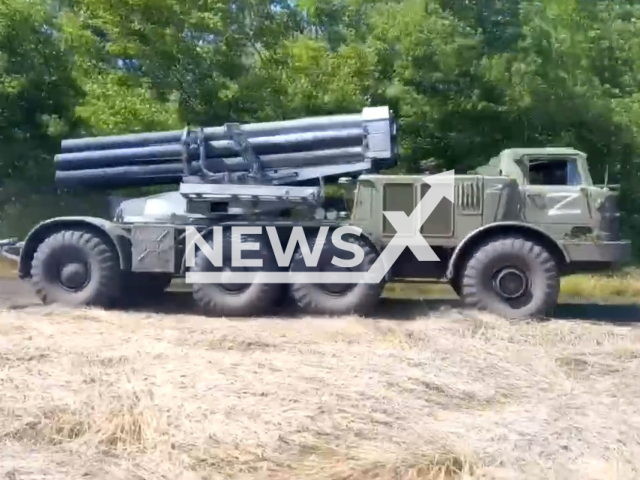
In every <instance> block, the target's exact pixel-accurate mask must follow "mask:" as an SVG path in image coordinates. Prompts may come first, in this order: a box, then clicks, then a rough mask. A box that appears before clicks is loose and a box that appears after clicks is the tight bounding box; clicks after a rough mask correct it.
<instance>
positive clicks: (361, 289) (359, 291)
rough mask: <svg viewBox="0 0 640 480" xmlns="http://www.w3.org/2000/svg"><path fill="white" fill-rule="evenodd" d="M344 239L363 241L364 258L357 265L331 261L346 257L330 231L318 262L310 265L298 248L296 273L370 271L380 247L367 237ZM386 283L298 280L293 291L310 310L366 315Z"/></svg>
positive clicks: (293, 266)
mask: <svg viewBox="0 0 640 480" xmlns="http://www.w3.org/2000/svg"><path fill="white" fill-rule="evenodd" d="M343 240H344V241H346V242H349V243H354V244H357V245H359V246H360V247H361V248H362V249H363V251H364V259H363V260H362V262H360V264H359V265H356V266H355V267H353V268H346V267H339V266H336V265H333V264H332V263H331V261H332V259H333V258H334V256H335V257H338V258H342V257H343V256H344V253H345V252H344V250H341V249H338V248H337V247H336V246H335V245H334V244H333V242H332V241H331V236H330V234H329V235H327V238H326V239H325V242H324V245H323V247H322V251H321V254H320V258H319V260H318V263H317V266H315V267H313V266H307V265H306V262H305V259H304V256H303V255H302V251H301V250H300V248H298V249H297V250H296V252H295V254H294V257H293V259H292V260H291V267H290V271H291V272H293V273H314V272H318V273H320V272H324V273H336V274H339V273H341V272H349V271H352V272H367V271H369V269H370V268H371V266H372V265H373V264H374V263H375V261H376V259H377V258H378V252H377V250H376V249H375V248H374V247H373V246H372V245H371V244H370V243H369V242H367V241H366V240H365V239H363V238H361V237H359V236H355V235H345V236H343ZM316 242H317V238H314V239H311V240H310V241H309V250H310V251H313V250H314V249H315V244H316ZM383 288H384V283H315V284H314V283H294V284H292V285H291V295H292V297H293V299H294V300H295V302H296V304H297V305H298V307H299V308H300V309H301V310H302V311H304V312H306V313H312V314H320V315H349V314H358V315H366V314H367V313H369V312H370V311H371V310H372V309H373V308H375V306H376V305H377V303H378V300H379V298H380V295H381V294H382V289H383Z"/></svg>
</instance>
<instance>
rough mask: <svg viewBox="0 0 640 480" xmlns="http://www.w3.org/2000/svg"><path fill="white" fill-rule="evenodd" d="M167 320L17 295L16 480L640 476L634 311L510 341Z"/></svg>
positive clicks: (515, 326) (475, 322) (0, 448)
mask: <svg viewBox="0 0 640 480" xmlns="http://www.w3.org/2000/svg"><path fill="white" fill-rule="evenodd" d="M150 303H151V304H150V305H139V306H136V307H135V308H134V309H133V311H129V312H123V311H101V310H89V309H86V310H69V309H62V308H54V307H42V306H40V305H38V303H37V302H36V301H35V299H34V298H33V296H32V295H31V293H30V291H29V289H28V287H27V286H26V285H24V284H21V283H18V282H15V281H10V280H7V281H2V283H0V392H1V394H0V411H1V414H0V442H1V444H0V476H4V477H3V478H7V479H13V480H26V479H43V478H47V479H74V478H96V479H222V478H270V479H271V478H274V479H279V478H291V479H294V478H314V479H316V478H318V479H320V478H326V479H344V480H347V479H350V480H361V479H362V480H363V479H374V478H375V479H381V480H383V479H389V480H390V479H407V480H409V479H419V478H424V479H427V478H429V479H431V478H433V479H435V478H484V479H489V478H495V479H498V478H500V479H503V478H504V479H506V478H514V479H522V478H526V479H537V478H541V479H542V478H554V479H576V478H580V479H632V478H638V477H639V475H640V472H639V470H640V402H639V401H638V398H640V368H639V367H640V329H637V328H636V326H635V325H634V322H635V321H636V320H640V315H639V314H638V313H639V312H638V310H637V307H635V306H633V305H627V306H624V305H621V306H615V307H614V306H598V305H588V304H575V305H563V306H562V308H560V309H559V313H558V318H557V319H555V320H553V321H550V322H544V323H529V322H523V323H509V322H506V321H504V320H501V319H498V318H495V317H492V316H488V315H483V314H479V313H477V312H471V311H467V310H464V309H461V308H460V307H459V305H456V304H455V303H451V302H434V301H432V302H416V301H413V302H409V301H404V302H403V301H391V300H389V301H386V302H384V303H383V304H382V305H381V307H380V309H379V311H378V312H377V314H376V316H375V318H370V319H362V318H355V317H354V318H305V317H299V316H286V315H284V316H282V317H281V318H263V319H244V320H228V319H208V318H203V317H201V316H199V315H197V314H196V312H194V311H193V310H192V308H191V307H190V305H191V302H190V298H189V294H188V293H169V294H167V295H166V298H163V299H154V300H153V301H151V302H150ZM0 478H1V477H0Z"/></svg>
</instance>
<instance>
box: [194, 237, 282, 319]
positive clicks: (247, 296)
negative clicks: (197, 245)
mask: <svg viewBox="0 0 640 480" xmlns="http://www.w3.org/2000/svg"><path fill="white" fill-rule="evenodd" d="M234 241H235V242H240V241H242V242H252V243H253V242H255V243H258V244H259V246H260V248H259V249H258V250H246V251H243V252H242V258H243V259H258V258H259V259H262V267H242V266H232V265H231V246H232V244H233V242H234ZM222 260H223V264H222V266H221V267H217V266H215V265H213V263H212V262H211V261H210V260H209V259H208V258H207V257H206V256H205V255H204V253H203V252H202V251H199V252H198V253H197V255H196V259H195V266H194V267H193V268H192V269H191V270H190V271H191V272H195V273H203V274H206V273H215V274H219V275H221V279H220V280H221V281H220V282H218V283H194V284H193V297H194V299H195V301H196V302H197V304H198V306H199V307H200V308H201V309H202V310H203V312H204V313H205V314H206V315H209V316H234V317H235V316H240V317H251V316H257V315H267V314H269V313H271V312H272V311H273V310H274V308H275V307H276V305H277V302H278V301H280V300H281V299H282V285H280V284H274V283H261V282H260V278H259V277H261V276H263V275H265V274H267V275H268V273H267V272H270V271H271V272H273V271H277V270H278V266H277V263H276V260H275V257H274V256H273V253H272V251H271V248H270V245H269V243H268V242H266V241H265V238H264V237H263V236H262V235H242V237H238V238H233V237H232V235H231V233H225V235H224V236H223V259H222ZM234 272H244V273H249V274H253V276H254V281H250V282H248V283H237V282H231V281H228V282H227V281H225V279H228V280H231V279H232V276H233V273H234Z"/></svg>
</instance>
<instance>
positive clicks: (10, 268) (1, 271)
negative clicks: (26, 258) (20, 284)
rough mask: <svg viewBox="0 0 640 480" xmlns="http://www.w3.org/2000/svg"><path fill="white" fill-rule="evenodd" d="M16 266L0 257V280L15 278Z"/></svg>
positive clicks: (14, 263) (16, 273)
mask: <svg viewBox="0 0 640 480" xmlns="http://www.w3.org/2000/svg"><path fill="white" fill-rule="evenodd" d="M17 275H18V271H17V264H16V262H12V261H11V260H9V259H7V258H4V257H0V278H12V277H17Z"/></svg>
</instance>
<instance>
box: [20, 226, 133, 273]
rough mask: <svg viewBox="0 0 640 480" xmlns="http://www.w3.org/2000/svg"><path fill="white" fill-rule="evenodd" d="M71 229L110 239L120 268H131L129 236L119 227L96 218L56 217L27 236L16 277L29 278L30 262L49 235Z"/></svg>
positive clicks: (36, 227) (35, 228) (32, 230)
mask: <svg viewBox="0 0 640 480" xmlns="http://www.w3.org/2000/svg"><path fill="white" fill-rule="evenodd" d="M72 228H87V229H89V230H92V231H94V232H96V233H99V234H100V233H102V234H104V235H106V236H107V237H108V238H110V239H111V241H112V242H113V246H114V247H115V249H116V250H117V252H118V257H119V259H120V268H122V269H123V270H129V269H130V268H131V240H130V238H131V236H130V234H129V232H128V231H126V230H124V229H123V228H121V227H120V226H119V225H117V224H115V223H113V222H110V221H109V220H105V219H104V218H98V217H56V218H51V219H49V220H45V221H43V222H41V223H39V224H38V225H36V226H35V227H34V228H33V229H31V231H30V232H29V233H28V234H27V236H26V238H25V240H24V245H23V247H22V250H21V251H20V260H19V264H18V276H19V277H20V278H21V279H23V280H24V279H26V278H29V277H30V276H31V262H32V261H33V256H34V254H35V252H36V250H37V249H38V246H39V245H40V244H41V243H42V242H43V241H44V240H45V239H46V238H47V237H49V236H50V235H52V234H54V233H56V232H59V231H61V230H66V229H72Z"/></svg>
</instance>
